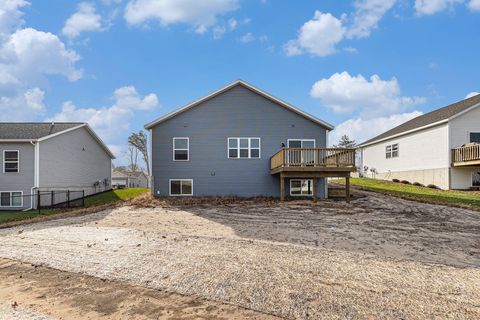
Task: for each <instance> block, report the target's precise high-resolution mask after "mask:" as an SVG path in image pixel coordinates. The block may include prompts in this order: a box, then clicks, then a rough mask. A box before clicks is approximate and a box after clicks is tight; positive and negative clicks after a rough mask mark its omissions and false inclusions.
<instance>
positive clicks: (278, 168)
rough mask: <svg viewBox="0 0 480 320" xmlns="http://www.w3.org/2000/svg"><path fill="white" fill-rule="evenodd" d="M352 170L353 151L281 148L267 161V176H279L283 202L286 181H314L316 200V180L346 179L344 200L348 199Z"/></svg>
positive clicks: (342, 149)
mask: <svg viewBox="0 0 480 320" xmlns="http://www.w3.org/2000/svg"><path fill="white" fill-rule="evenodd" d="M355 170H356V168H355V149H345V148H283V149H281V150H280V151H278V152H277V153H276V154H274V155H273V156H272V157H271V158H270V174H272V175H275V174H279V175H280V198H281V199H282V200H284V199H285V178H308V179H313V180H314V183H313V186H314V188H313V198H314V200H316V195H317V193H316V191H317V190H316V180H317V178H328V177H339V178H346V184H345V187H346V194H347V200H348V199H349V198H350V173H351V172H354V171H355Z"/></svg>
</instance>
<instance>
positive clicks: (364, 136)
mask: <svg viewBox="0 0 480 320" xmlns="http://www.w3.org/2000/svg"><path fill="white" fill-rule="evenodd" d="M420 115H422V112H420V111H413V112H409V113H401V114H393V115H390V116H385V117H377V118H371V119H362V118H355V119H350V120H347V121H345V122H342V123H340V124H339V125H337V126H336V127H335V130H334V131H333V132H332V133H331V134H330V135H329V137H328V140H329V143H330V145H334V144H337V143H338V141H339V140H340V137H341V136H342V135H344V134H346V135H347V136H349V137H350V139H352V140H355V141H356V142H357V143H362V142H364V141H366V140H368V139H371V138H373V137H375V136H377V135H379V134H381V133H383V132H385V131H387V130H390V129H392V128H393V127H396V126H398V125H400V124H402V123H404V122H406V121H408V120H410V119H413V118H415V117H418V116H420Z"/></svg>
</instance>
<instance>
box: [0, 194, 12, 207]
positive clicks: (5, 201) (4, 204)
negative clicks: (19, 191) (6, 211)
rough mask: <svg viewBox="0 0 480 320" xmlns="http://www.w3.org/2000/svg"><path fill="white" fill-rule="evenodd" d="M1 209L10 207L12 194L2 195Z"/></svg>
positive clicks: (0, 199) (0, 198)
mask: <svg viewBox="0 0 480 320" xmlns="http://www.w3.org/2000/svg"><path fill="white" fill-rule="evenodd" d="M0 207H10V192H2V193H0Z"/></svg>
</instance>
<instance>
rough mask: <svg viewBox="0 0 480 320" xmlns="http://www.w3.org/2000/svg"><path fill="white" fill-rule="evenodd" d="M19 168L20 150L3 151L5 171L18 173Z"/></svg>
mask: <svg viewBox="0 0 480 320" xmlns="http://www.w3.org/2000/svg"><path fill="white" fill-rule="evenodd" d="M18 170H19V154H18V150H4V151H3V172H4V173H10V172H12V173H18Z"/></svg>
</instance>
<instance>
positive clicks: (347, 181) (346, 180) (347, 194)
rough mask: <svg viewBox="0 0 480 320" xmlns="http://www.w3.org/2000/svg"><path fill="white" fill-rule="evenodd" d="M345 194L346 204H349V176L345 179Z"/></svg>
mask: <svg viewBox="0 0 480 320" xmlns="http://www.w3.org/2000/svg"><path fill="white" fill-rule="evenodd" d="M345 194H346V197H347V202H348V203H349V202H350V174H348V175H347V176H346V177H345Z"/></svg>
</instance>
